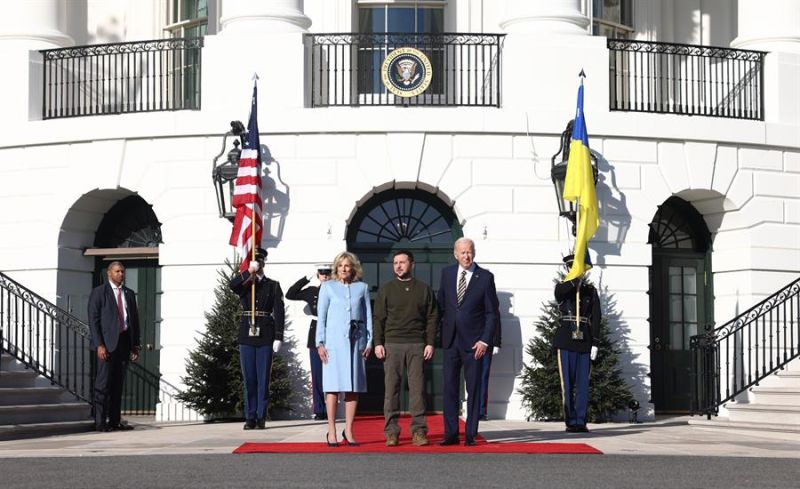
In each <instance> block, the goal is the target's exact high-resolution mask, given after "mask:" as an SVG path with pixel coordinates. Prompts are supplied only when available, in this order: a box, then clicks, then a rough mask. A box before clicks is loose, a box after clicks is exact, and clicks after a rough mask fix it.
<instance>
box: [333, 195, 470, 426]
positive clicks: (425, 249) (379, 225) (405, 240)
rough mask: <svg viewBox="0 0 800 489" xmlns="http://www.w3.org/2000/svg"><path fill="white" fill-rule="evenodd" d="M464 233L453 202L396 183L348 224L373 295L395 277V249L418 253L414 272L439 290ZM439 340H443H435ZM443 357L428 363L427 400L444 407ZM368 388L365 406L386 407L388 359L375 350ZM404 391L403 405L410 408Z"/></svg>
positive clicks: (372, 408) (380, 409) (363, 400)
mask: <svg viewBox="0 0 800 489" xmlns="http://www.w3.org/2000/svg"><path fill="white" fill-rule="evenodd" d="M461 236H462V232H461V225H460V224H459V223H458V220H457V218H456V215H455V213H454V212H453V209H452V207H451V206H450V205H448V204H446V203H445V202H444V201H443V200H442V199H440V198H439V197H438V196H436V195H434V194H431V193H429V192H426V191H424V190H419V189H391V190H386V191H384V192H381V193H378V194H376V195H374V196H373V197H371V198H370V199H369V200H367V201H366V202H365V203H364V204H363V205H361V206H360V207H359V208H358V209H357V210H356V213H355V215H354V216H353V218H352V219H351V220H350V223H349V225H348V227H347V248H348V250H350V251H352V252H353V253H355V254H356V255H358V257H359V259H360V260H361V262H362V264H363V266H364V280H365V281H366V282H367V283H368V284H369V285H370V294H371V295H372V297H374V296H375V293H376V292H377V290H378V287H380V285H381V284H383V283H384V282H388V281H389V280H392V278H394V272H393V271H392V252H394V251H395V250H398V249H407V250H410V251H411V252H412V253H414V259H415V262H416V267H415V271H414V273H415V276H416V277H417V278H418V279H420V280H422V281H424V282H427V283H428V284H430V285H431V287H433V289H434V290H437V289H438V287H439V277H440V275H441V270H442V268H444V267H445V266H447V265H448V264H450V263H453V262H454V261H455V259H454V258H453V242H454V241H455V240H456V239H458V238H460V237H461ZM436 346H438V345H436ZM441 366H442V360H441V352H439V351H438V350H437V352H436V354H435V355H434V358H433V360H432V361H431V362H429V363H428V364H427V365H426V368H425V392H426V395H427V399H426V405H427V407H428V409H429V410H433V411H440V410H441V409H442V400H441V393H442V386H441V382H442V372H441ZM367 385H368V393H367V394H366V395H364V396H362V397H361V400H360V401H359V411H361V412H365V413H366V412H375V413H379V412H383V394H384V385H383V364H382V363H381V362H380V361H379V360H377V359H376V358H375V357H374V356H373V357H371V358H370V360H368V361H367ZM403 392H404V395H403V397H402V401H401V409H402V410H404V411H405V410H407V407H408V398H407V395H406V394H405V393H406V392H407V386H404V387H403Z"/></svg>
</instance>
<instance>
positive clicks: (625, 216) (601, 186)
mask: <svg viewBox="0 0 800 489" xmlns="http://www.w3.org/2000/svg"><path fill="white" fill-rule="evenodd" d="M592 154H593V155H594V156H596V157H597V170H598V175H597V202H598V205H599V211H600V215H601V216H602V218H601V219H600V227H599V228H598V230H597V233H596V234H595V236H594V240H595V242H602V243H603V245H602V246H601V247H600V249H599V250H598V253H597V264H598V265H605V263H606V261H605V255H613V256H620V255H621V254H622V244H623V243H624V242H625V236H626V235H627V234H628V229H630V227H631V213H630V211H628V204H627V198H626V197H625V194H624V193H623V192H622V191H621V190H620V189H619V187H618V186H617V174H616V171H615V169H614V166H613V165H612V164H611V163H610V162H609V161H608V160H606V159H605V158H604V157H603V155H601V154H599V153H597V152H594V151H592ZM593 248H595V247H594V246H593Z"/></svg>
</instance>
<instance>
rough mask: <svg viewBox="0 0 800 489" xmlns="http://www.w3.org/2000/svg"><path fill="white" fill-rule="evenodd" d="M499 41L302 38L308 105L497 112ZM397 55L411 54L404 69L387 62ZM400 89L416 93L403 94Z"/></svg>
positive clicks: (477, 37)
mask: <svg viewBox="0 0 800 489" xmlns="http://www.w3.org/2000/svg"><path fill="white" fill-rule="evenodd" d="M503 39H504V35H502V34H458V33H445V34H413V33H411V34H408V33H386V34H359V33H338V34H307V35H306V40H307V43H308V45H309V46H310V48H311V66H310V70H311V73H310V75H311V97H310V103H311V106H312V107H329V106H359V105H400V106H490V107H499V106H500V94H501V91H500V87H501V57H502V56H501V55H502V42H503ZM400 50H402V51H400ZM398 53H411V55H410V56H409V57H408V59H410V61H409V62H408V63H407V64H406V65H405V66H404V65H403V64H402V63H392V61H393V59H396V58H398ZM419 53H421V54H422V55H423V56H418V55H419ZM401 56H402V55H401ZM387 58H388V61H387ZM426 61H427V63H426ZM403 70H405V74H404V73H402V71H403ZM404 76H405V77H404ZM426 80H427V82H426ZM425 82H426V83H425ZM392 84H395V86H396V87H398V89H395V90H392V89H391V88H390V86H391V85H392ZM404 84H405V85H408V87H409V88H414V87H418V88H417V89H416V90H411V89H410V90H408V91H407V92H403V89H404ZM398 93H400V94H398Z"/></svg>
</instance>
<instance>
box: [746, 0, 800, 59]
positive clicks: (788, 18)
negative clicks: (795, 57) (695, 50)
mask: <svg viewBox="0 0 800 489" xmlns="http://www.w3.org/2000/svg"><path fill="white" fill-rule="evenodd" d="M738 5H739V35H738V37H737V38H736V39H734V40H733V41H732V42H731V47H732V48H739V49H754V50H757V51H772V52H784V53H796V54H800V1H798V0H771V1H769V2H764V1H762V0H739V3H738Z"/></svg>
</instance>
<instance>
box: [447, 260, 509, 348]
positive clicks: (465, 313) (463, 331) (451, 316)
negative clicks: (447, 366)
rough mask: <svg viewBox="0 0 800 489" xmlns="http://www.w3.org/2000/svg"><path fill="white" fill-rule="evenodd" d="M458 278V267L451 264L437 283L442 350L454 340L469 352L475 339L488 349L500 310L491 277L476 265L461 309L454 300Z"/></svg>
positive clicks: (490, 274)
mask: <svg viewBox="0 0 800 489" xmlns="http://www.w3.org/2000/svg"><path fill="white" fill-rule="evenodd" d="M457 275H458V264H455V265H450V266H449V267H446V268H444V269H443V270H442V278H441V280H440V281H439V293H438V296H437V301H438V306H439V317H440V318H441V322H442V348H450V347H451V346H452V345H453V344H454V343H453V342H454V340H455V339H456V338H457V341H458V344H457V345H456V346H458V348H460V349H462V350H470V349H472V346H473V345H474V344H475V342H477V341H478V340H480V341H483V342H484V343H486V344H487V345H489V346H490V347H491V345H492V344H493V341H492V340H493V339H494V331H495V327H496V325H497V322H498V316H497V312H498V311H499V310H500V305H499V303H498V301H497V289H495V285H494V275H492V272H490V271H489V270H486V269H484V268H481V267H479V266H478V265H477V264H476V265H475V272H474V273H473V274H472V278H471V279H470V281H469V285H467V290H466V292H465V293H464V301H463V302H462V303H461V305H460V306H459V305H458V300H457V297H456V284H457V282H458V277H457ZM456 332H458V334H456Z"/></svg>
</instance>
